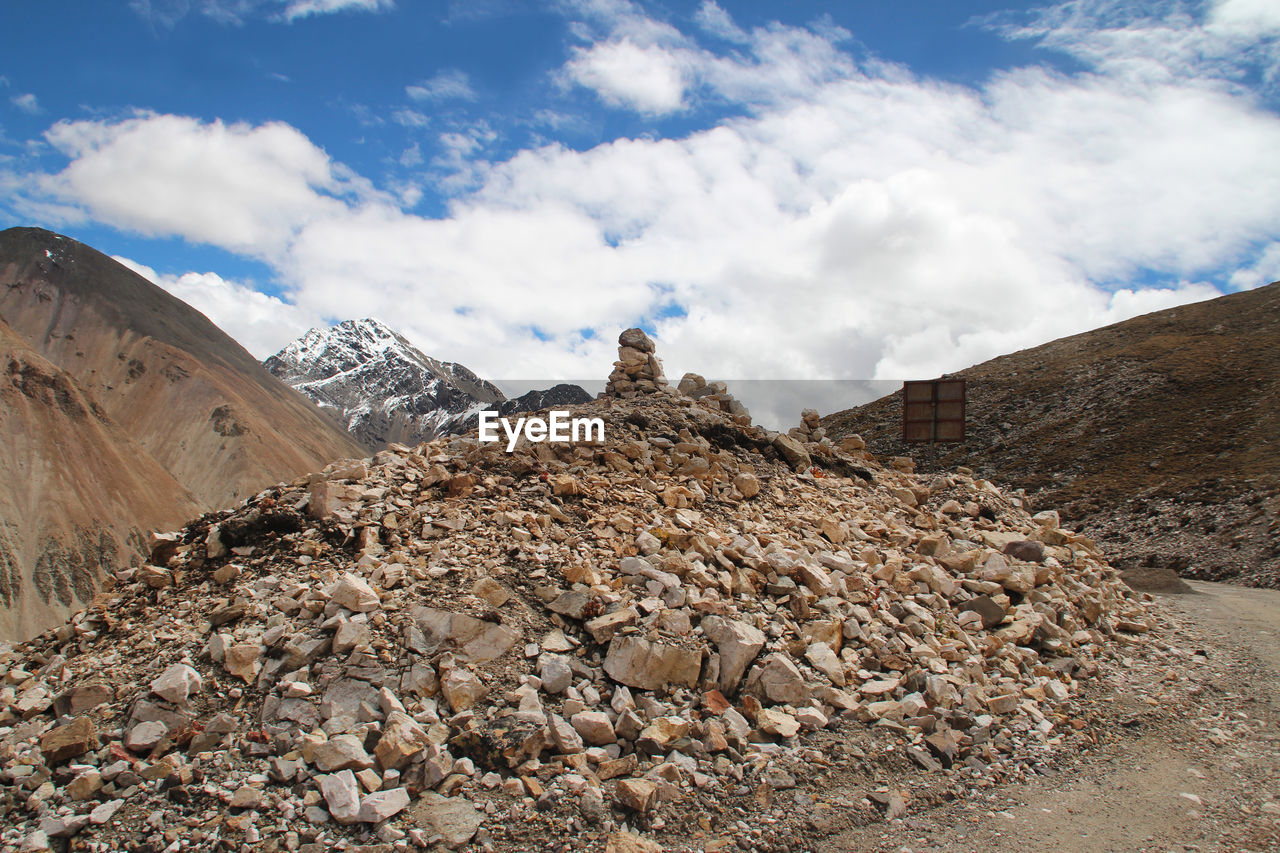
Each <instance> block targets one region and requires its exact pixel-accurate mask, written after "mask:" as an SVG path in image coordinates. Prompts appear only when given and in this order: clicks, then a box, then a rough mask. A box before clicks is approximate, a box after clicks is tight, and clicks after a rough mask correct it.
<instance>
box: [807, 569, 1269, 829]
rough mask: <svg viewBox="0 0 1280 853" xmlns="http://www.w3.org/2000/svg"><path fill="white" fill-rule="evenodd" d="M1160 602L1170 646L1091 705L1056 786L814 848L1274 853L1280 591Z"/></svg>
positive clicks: (986, 797) (1212, 592) (1145, 657)
mask: <svg viewBox="0 0 1280 853" xmlns="http://www.w3.org/2000/svg"><path fill="white" fill-rule="evenodd" d="M1192 586H1193V588H1194V590H1195V592H1194V594H1190V595H1165V596H1159V597H1158V598H1159V600H1160V602H1161V603H1162V605H1163V608H1162V610H1163V612H1164V613H1165V614H1166V621H1167V623H1168V626H1169V627H1168V631H1167V633H1166V634H1165V637H1164V640H1165V641H1164V642H1160V643H1157V644H1156V646H1155V648H1152V649H1151V650H1150V651H1149V652H1148V653H1146V654H1138V653H1135V655H1134V657H1132V658H1130V659H1126V660H1125V662H1124V663H1125V666H1124V675H1123V676H1117V677H1115V678H1113V679H1112V680H1111V681H1110V683H1108V684H1106V685H1104V689H1102V690H1100V691H1097V694H1098V695H1096V696H1094V697H1092V698H1091V699H1090V703H1091V704H1092V705H1093V708H1092V711H1093V713H1094V715H1095V716H1096V718H1097V719H1101V720H1106V721H1107V722H1106V724H1105V725H1104V727H1103V731H1104V736H1103V737H1102V738H1100V739H1099V744H1098V746H1097V748H1096V749H1094V750H1092V751H1091V752H1089V753H1087V754H1083V755H1079V756H1076V757H1073V758H1069V759H1066V760H1065V761H1064V763H1062V764H1060V765H1058V766H1057V767H1054V768H1052V769H1050V770H1049V773H1050V775H1047V776H1040V777H1036V778H1035V779H1034V780H1032V781H1030V782H1026V783H1022V784H1018V785H1010V786H1000V787H997V788H994V789H991V790H988V791H985V792H978V793H976V794H975V795H974V796H972V797H970V798H968V799H965V800H963V801H955V802H952V803H950V804H947V805H945V806H943V807H940V808H935V809H932V810H921V811H919V812H918V813H917V812H916V811H915V810H913V809H912V808H911V805H910V804H911V799H910V795H911V792H910V791H909V790H907V791H904V792H903V794H904V795H905V797H906V799H907V804H908V808H907V811H906V814H904V815H903V816H902V817H899V818H896V819H894V820H891V821H887V822H884V823H879V824H871V825H867V826H862V827H858V828H855V829H852V830H850V831H848V832H846V833H843V834H841V835H839V836H837V837H835V838H833V839H830V840H828V841H826V842H825V843H822V844H820V845H819V847H818V849H819V850H821V851H824V853H836V852H837V851H840V853H844V851H899V853H902V852H903V851H913V853H919V852H920V851H932V850H940V851H971V850H972V851H1010V853H1032V851H1089V853H1103V851H1124V853H1129V851H1191V850H1194V851H1237V850H1280V591H1275V590H1265V589H1249V588H1244V587H1233V586H1228V585H1223V584H1213V583H1193V584H1192Z"/></svg>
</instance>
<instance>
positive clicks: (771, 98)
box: [560, 2, 856, 116]
mask: <svg viewBox="0 0 1280 853" xmlns="http://www.w3.org/2000/svg"><path fill="white" fill-rule="evenodd" d="M586 5H587V6H588V7H589V8H588V9H587V10H586V11H588V12H590V17H591V19H592V20H594V21H595V22H596V23H597V28H598V29H599V30H600V31H599V32H596V31H594V30H587V31H583V32H582V33H580V35H581V36H582V37H583V38H585V39H587V40H589V41H590V42H591V43H590V44H589V45H588V46H585V47H578V48H576V49H575V50H574V52H573V56H572V58H571V59H570V60H569V61H568V62H567V63H565V65H564V67H563V68H562V69H561V73H560V78H561V80H562V81H563V82H567V83H574V84H577V85H579V86H583V87H585V88H588V89H591V90H593V91H595V92H596V94H597V95H598V96H599V97H600V98H601V99H602V100H603V101H604V102H605V103H607V104H610V105H612V106H617V107H626V108H630V109H633V110H635V111H637V112H640V113H642V114H646V115H659V116H660V115H667V114H670V113H674V112H677V111H680V110H683V109H686V108H688V107H689V106H690V97H691V96H693V95H695V94H698V95H704V96H706V97H710V98H714V99H722V100H727V101H730V102H734V103H741V104H746V105H749V106H754V107H759V106H764V105H774V104H778V103H780V102H784V101H794V100H796V99H804V98H807V97H809V96H810V95H812V94H813V93H814V92H815V91H816V90H817V89H819V88H820V87H821V86H822V85H824V84H826V83H829V82H832V81H834V80H837V79H840V78H843V77H848V76H850V75H852V74H854V73H856V69H855V66H854V63H853V62H852V60H851V59H850V58H849V57H848V56H847V55H845V54H843V53H842V52H840V50H839V49H838V44H839V42H841V41H843V40H845V39H847V38H848V36H849V34H848V33H847V32H844V31H843V30H840V29H838V28H833V27H826V28H823V29H822V30H821V31H815V30H808V29H803V28H797V27H782V26H770V27H760V28H757V29H755V30H753V31H752V32H750V33H748V32H746V31H745V30H743V29H741V28H740V27H738V25H737V24H735V23H734V21H733V19H732V18H731V17H730V16H729V14H728V13H727V12H726V11H725V10H724V9H722V8H721V7H719V6H717V5H716V4H715V3H711V2H707V3H704V4H703V5H702V6H701V7H700V8H699V10H698V13H697V14H696V16H695V19H696V21H697V22H698V24H699V25H700V26H701V27H702V28H703V29H705V30H707V31H709V32H711V33H712V34H714V35H716V36H717V37H719V38H722V39H726V40H729V41H732V42H734V43H736V44H737V45H739V46H740V47H741V48H742V50H739V51H735V52H734V53H732V54H729V55H725V56H722V55H719V54H716V53H714V52H712V51H710V50H707V49H704V48H702V47H700V46H698V44H697V43H696V42H695V41H694V40H693V39H692V38H690V37H688V36H686V35H684V34H683V33H680V32H679V31H678V30H676V29H674V28H673V27H671V26H670V25H667V24H663V23H660V22H656V21H652V20H650V19H648V18H644V17H643V16H642V15H641V14H640V12H639V10H638V9H637V7H635V6H634V5H632V4H630V3H625V2H610V3H605V4H586ZM598 5H604V6H605V7H606V8H605V9H604V10H601V9H598V8H595V7H596V6H598Z"/></svg>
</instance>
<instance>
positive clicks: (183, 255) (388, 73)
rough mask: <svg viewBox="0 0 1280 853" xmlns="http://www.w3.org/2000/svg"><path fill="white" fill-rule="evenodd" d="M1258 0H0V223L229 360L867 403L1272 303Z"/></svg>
mask: <svg viewBox="0 0 1280 853" xmlns="http://www.w3.org/2000/svg"><path fill="white" fill-rule="evenodd" d="M1277 152H1280V3H1277V2H1275V0H1210V2H1182V0H1148V1H1147V2H1144V0H1073V1H1072V2H1067V3H1060V4H1046V5H1043V6H1036V5H1034V4H1019V3H999V2H988V0H972V1H971V2H970V1H969V0H965V2H961V0H899V2H885V0H845V2H838V3H836V2H830V3H819V2H806V0H791V1H790V2H786V3H779V2H765V0H752V1H751V2H729V0H721V2H719V3H717V2H712V0H687V1H686V0H669V2H662V3H658V2H640V1H639V0H637V2H630V0H558V2H544V3H535V2H525V0H471V2H463V0H131V2H124V0H121V2H109V0H95V1H94V2H88V0H82V2H67V0H41V2H38V3H18V2H10V3H5V4H4V5H3V6H2V7H0V227H8V226H11V225H37V226H41V227H45V228H49V229H51V230H55V231H58V232H60V233H63V234H67V235H69V236H71V237H74V238H76V239H78V240H81V241H83V242H85V243H87V244H89V245H91V246H93V247H95V248H97V249H100V250H101V251H104V252H106V253H108V254H110V255H112V256H114V257H116V258H118V259H119V260H121V261H122V262H123V263H126V264H127V265H129V266H131V267H133V268H134V269H135V270H137V271H139V272H140V273H142V274H143V275H146V276H147V277H148V278H150V279H151V280H153V281H155V282H156V283H157V284H159V285H161V286H162V287H165V288H166V289H168V290H170V291H171V292H173V293H174V294H176V295H177V296H179V297H180V298H182V299H184V300H186V301H187V302H188V303H190V304H191V305H193V306H195V307H196V308H197V309H199V310H200V311H202V312H203V313H205V314H206V315H207V316H208V317H209V318H210V319H212V320H213V321H214V322H215V323H217V324H218V325H219V326H220V327H221V328H223V329H224V330H225V331H227V332H228V333H229V334H231V335H232V336H233V337H234V338H236V339H237V340H238V341H239V342H240V343H241V344H243V345H244V346H245V347H246V348H247V349H248V350H249V351H250V352H252V353H253V354H254V355H256V356H258V357H259V358H263V357H266V356H268V355H270V354H271V353H273V352H275V351H276V350H278V349H279V348H281V347H282V346H283V345H284V344H286V343H287V342H288V341H289V340H291V339H292V338H294V337H296V336H297V335H299V334H301V333H302V332H304V331H306V330H307V329H308V328H311V327H316V326H323V325H327V324H331V323H335V322H338V321H341V320H344V319H351V318H359V317H375V318H378V319H380V320H382V321H383V322H385V323H387V324H389V325H390V326H392V327H393V328H396V329H397V330H399V331H400V332H402V333H403V334H404V335H406V336H407V337H408V338H409V339H410V340H411V341H413V342H414V343H415V344H416V345H418V346H419V347H420V348H421V349H422V350H423V351H424V352H426V353H428V354H429V355H432V356H434V357H436V358H440V359H444V360H449V361H458V362H461V363H462V364H465V365H467V366H468V367H470V368H471V369H473V370H475V371H476V372H477V373H479V374H481V375H482V376H486V377H489V378H493V379H503V378H509V377H546V378H548V379H549V380H550V379H568V378H573V377H599V378H603V376H604V375H606V374H607V373H608V371H609V365H610V363H611V362H612V360H613V358H614V357H615V346H616V337H617V334H618V332H619V331H621V330H622V329H623V328H626V327H629V326H634V325H639V326H642V327H644V328H646V329H648V330H650V331H651V332H652V333H653V334H654V336H655V338H656V339H657V341H658V346H659V355H661V356H662V357H663V359H664V361H665V363H666V367H667V373H668V375H670V376H671V377H672V378H678V377H679V376H680V375H681V374H682V373H683V372H685V371H695V372H698V373H701V374H703V375H705V376H707V377H712V378H721V379H729V380H733V379H744V380H746V379H753V380H759V379H768V380H793V379H806V380H817V379H822V380H829V379H842V380H853V379H858V380H869V379H875V380H895V381H896V380H901V379H906V378H928V377H932V376H937V375H939V374H941V373H943V372H948V371H954V370H959V369H961V368H964V367H966V366H969V365H971V364H975V363H978V362H981V361H984V360H986V359H988V358H992V357H995V356H997V355H1001V354H1005V353H1008V352H1013V351H1016V350H1019V349H1023V348H1026V347H1030V346H1034V345H1037V344H1040V343H1043V342H1046V341H1049V340H1052V339H1055V338H1058V337H1062V336H1064V335H1069V334H1074V333H1077V332H1081V331H1085V330H1088V329H1092V328H1097V327H1100V326H1103V325H1107V324H1109V323H1113V322H1117V321H1120V320H1124V319H1127V318H1129V317H1132V316H1135V315H1138V314H1142V313H1146V312H1149V311H1153V310H1158V309H1162V308H1167V307H1171V306H1174V305H1178V304H1183V303H1187V302H1191V301H1197V300H1201V299H1205V298H1209V297H1213V296H1217V295H1219V294H1223V293H1230V292H1233V291H1238V290H1243V289H1247V288H1252V287H1257V286H1259V285H1262V284H1265V283H1267V282H1270V281H1272V280H1275V279H1280V153H1277Z"/></svg>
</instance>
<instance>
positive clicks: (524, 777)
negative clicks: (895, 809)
mask: <svg viewBox="0 0 1280 853" xmlns="http://www.w3.org/2000/svg"><path fill="white" fill-rule="evenodd" d="M623 338H624V342H627V341H629V342H630V343H625V346H626V347H628V348H630V349H631V350H633V351H634V352H638V353H639V352H643V353H647V354H648V355H647V358H648V359H649V360H648V361H646V364H648V363H650V361H651V362H652V363H654V364H656V359H654V358H653V349H652V342H651V341H648V339H647V338H644V340H640V339H639V338H638V337H637V336H634V335H630V334H629V333H624V335H623ZM646 341H648V344H647V345H648V347H649V349H644V348H643V346H644V345H645V342H646ZM632 343H635V344H640V345H641V346H632V345H631V344H632ZM627 363H628V364H630V363H631V362H630V361H628V362H627ZM640 375H641V374H640V373H636V374H628V376H637V377H638V376H640ZM647 375H648V376H649V377H650V378H649V379H647V380H645V381H649V382H652V377H658V376H660V372H658V371H653V372H650V373H649V374H647ZM627 381H628V382H631V381H632V380H631V379H628V380H627ZM611 384H612V383H611ZM635 384H636V386H637V387H638V386H639V382H638V381H637V382H636V383H635ZM655 387H656V386H655ZM627 393H635V392H634V391H633V392H627ZM714 398H715V394H710V395H702V396H701V397H699V398H698V399H694V398H692V397H690V396H686V395H681V394H674V393H667V394H653V395H648V396H640V397H636V398H635V399H630V400H623V399H617V398H614V397H604V398H601V399H599V400H596V401H594V402H592V403H590V404H586V405H584V406H583V407H581V408H580V410H579V413H580V414H585V415H589V416H598V417H601V418H603V419H604V420H605V422H606V437H605V439H604V441H602V442H596V443H593V444H578V445H567V444H549V443H539V444H528V443H525V442H523V441H522V442H521V443H520V444H519V445H518V446H517V447H516V448H515V450H514V452H512V453H510V454H508V453H506V452H504V450H503V448H502V446H500V445H498V444H492V443H490V444H479V443H477V442H476V441H474V440H471V439H469V438H460V437H453V438H449V439H440V440H437V441H434V442H431V443H429V444H424V445H420V446H418V447H415V448H409V447H404V446H392V447H391V448H390V449H388V450H386V451H383V452H381V453H379V454H377V455H376V456H374V457H373V458H371V459H366V460H348V461H344V462H340V463H335V464H334V465H331V466H329V467H328V468H327V469H325V470H324V471H322V472H319V473H317V474H314V475H312V476H311V477H309V478H305V479H302V480H299V481H296V482H294V483H290V484H281V485H279V486H276V487H274V488H272V489H268V490H267V491H265V492H263V493H261V494H259V495H257V496H255V497H254V498H252V499H250V500H249V501H247V502H246V503H245V504H244V505H243V506H241V507H240V508H238V509H236V510H235V511H232V512H223V513H218V514H212V515H207V516H204V517H202V518H200V519H197V520H195V521H193V522H192V523H191V524H190V525H188V526H187V527H186V528H185V529H184V530H182V531H180V532H179V533H178V534H177V535H175V536H172V537H169V538H165V539H161V540H158V541H157V543H156V546H155V548H154V549H153V553H152V559H151V561H150V563H149V564H148V565H146V566H143V567H141V568H137V569H124V570H121V571H119V572H118V573H117V574H116V577H115V585H114V587H113V588H112V589H110V590H108V591H107V592H105V593H104V594H103V595H101V596H100V597H99V598H98V600H97V601H96V602H95V603H94V605H93V606H92V607H90V608H89V609H88V610H86V611H84V612H82V613H79V614H77V615H76V616H75V617H74V618H73V619H72V620H71V621H70V622H68V623H67V624H66V625H64V626H63V627H61V628H59V629H58V630H57V631H54V632H50V633H47V634H44V635H42V636H41V637H38V638H36V639H35V640H32V641H30V642H28V643H25V644H23V645H21V646H18V647H15V648H4V649H0V683H2V684H3V687H2V688H0V794H2V796H0V814H2V815H3V820H2V821H0V824H3V825H4V826H6V827H7V829H5V830H4V831H3V832H2V833H0V848H3V849H4V850H17V849H21V850H24V851H38V850H42V849H46V848H47V847H49V846H52V845H54V844H57V843H59V842H58V841H57V840H56V839H59V838H65V837H72V836H74V837H75V838H76V841H77V843H78V844H80V845H81V847H82V849H88V850H114V849H133V848H135V847H140V846H143V845H145V846H147V847H148V849H152V850H157V851H158V850H161V849H174V850H177V849H179V848H181V847H184V846H185V847H201V848H207V849H213V848H214V847H215V846H216V845H218V844H222V845H224V846H226V847H227V848H228V849H237V848H239V847H240V846H241V845H246V844H247V845H250V846H254V848H255V849H257V848H256V845H259V844H260V845H262V849H269V850H280V849H286V850H295V849H299V848H300V847H301V846H302V845H306V844H312V845H318V846H316V847H313V848H309V849H314V850H321V849H332V848H333V847H335V846H339V845H343V844H355V843H363V844H375V843H377V844H381V845H383V846H382V847H381V848H378V849H382V850H392V849H395V850H409V849H414V848H423V847H428V846H432V845H443V846H447V847H450V848H457V847H461V846H464V845H466V844H468V843H472V842H475V843H477V844H481V845H488V846H490V847H497V848H500V849H504V850H505V849H544V847H545V843H546V838H547V837H559V838H570V837H575V836H576V837H577V841H576V842H575V843H576V844H577V845H578V846H582V847H583V849H600V848H598V847H596V848H592V845H601V846H603V845H605V844H606V843H607V844H609V845H610V849H614V850H625V849H638V850H639V849H649V850H652V849H658V848H657V847H656V846H655V845H652V844H651V842H650V841H649V840H648V839H640V838H638V837H636V836H634V835H632V834H629V833H627V832H625V830H627V829H642V830H645V831H647V832H649V833H659V834H660V831H661V830H664V829H666V830H667V831H669V832H670V833H671V835H672V836H673V837H674V838H675V839H678V840H679V841H678V843H681V844H687V845H688V847H686V848H685V849H723V846H724V844H725V843H733V839H734V838H735V837H736V836H737V835H738V834H739V833H741V832H747V831H748V830H749V829H750V827H749V825H748V824H747V823H746V821H747V820H749V818H747V817H743V816H745V815H748V814H750V813H752V810H758V809H760V808H763V807H765V806H766V805H767V804H768V803H770V802H772V796H773V794H772V793H768V794H767V796H766V794H765V793H762V792H774V791H781V790H786V789H788V788H795V787H801V788H803V786H804V785H805V784H806V777H807V776H809V775H811V774H810V773H809V770H810V769H811V768H814V767H817V766H830V765H831V764H832V763H833V762H837V761H839V760H840V758H841V756H842V755H845V753H843V752H840V751H837V750H842V749H844V747H839V746H831V747H830V749H831V752H829V753H828V752H824V749H826V748H827V747H824V746H823V744H824V743H827V744H829V745H830V744H831V743H832V741H830V740H827V741H824V740H823V738H824V737H827V734H826V733H827V732H836V733H838V741H836V742H837V743H838V742H847V740H848V737H849V736H850V734H851V733H852V732H855V731H862V730H866V731H868V732H870V733H872V734H874V735H876V736H878V737H883V738H888V739H889V740H888V741H887V742H886V745H885V746H884V748H885V749H886V750H888V752H887V753H886V754H887V755H892V756H906V758H907V759H909V760H910V761H912V762H914V763H915V764H916V765H919V766H920V767H924V768H927V769H928V770H930V771H932V772H935V773H938V774H947V775H950V776H954V777H957V778H959V777H960V776H964V777H965V778H975V779H980V778H984V777H988V776H993V775H996V776H998V775H1008V774H1010V773H1014V772H1016V770H1017V768H1018V767H1020V766H1023V763H1025V762H1027V761H1035V760H1038V757H1039V756H1041V755H1044V754H1046V753H1049V752H1050V751H1052V750H1053V749H1054V748H1055V747H1056V746H1058V745H1060V744H1061V743H1062V742H1063V739H1064V738H1067V737H1070V736H1072V735H1073V733H1074V732H1075V730H1076V729H1086V732H1085V733H1086V734H1087V723H1086V722H1085V721H1084V720H1082V719H1079V718H1077V717H1075V716H1073V713H1072V710H1071V709H1072V702H1073V697H1074V696H1075V694H1077V692H1078V691H1079V690H1081V689H1082V687H1083V686H1084V685H1086V684H1088V683H1089V681H1090V680H1091V679H1093V678H1095V676H1096V675H1097V674H1098V673H1099V669H1100V667H1102V666H1104V665H1106V661H1107V659H1108V657H1109V656H1110V655H1111V654H1112V649H1113V648H1114V644H1115V642H1116V641H1117V638H1118V635H1119V634H1124V635H1127V636H1130V637H1133V638H1135V639H1133V640H1126V642H1129V641H1132V642H1138V641H1139V640H1138V639H1136V638H1138V637H1140V636H1141V635H1142V634H1143V633H1145V632H1147V631H1148V630H1150V629H1151V628H1152V627H1153V620H1152V617H1151V615H1150V614H1149V612H1148V611H1147V609H1146V607H1145V605H1144V604H1143V603H1142V602H1140V601H1137V600H1135V599H1134V598H1132V597H1131V594H1130V593H1129V591H1128V589H1127V588H1126V587H1125V586H1124V585H1123V584H1121V583H1120V582H1119V581H1118V580H1117V579H1116V576H1115V573H1114V571H1113V570H1112V569H1111V568H1110V567H1109V566H1108V565H1107V564H1106V563H1105V562H1104V561H1103V560H1102V558H1101V556H1100V555H1099V553H1098V551H1097V549H1096V548H1095V547H1094V545H1093V544H1092V543H1091V542H1089V541H1088V540H1086V539H1084V538H1083V537H1081V536H1079V535H1077V534H1075V533H1072V532H1070V531H1068V530H1063V529H1061V528H1060V527H1059V524H1058V518H1057V516H1056V515H1055V514H1054V513H1052V512H1042V513H1039V514H1037V515H1035V516H1030V515H1028V513H1027V512H1026V511H1025V510H1024V509H1022V507H1021V506H1020V503H1019V501H1018V500H1017V499H1016V498H1011V497H1009V496H1006V495H1005V494H1004V493H1002V492H1001V490H1000V489H999V488H997V487H996V486H995V485H993V484H991V483H989V482H986V481H984V480H979V479H974V478H973V477H972V476H971V475H969V474H965V473H956V474H949V475H945V476H940V477H937V478H935V479H933V480H931V481H925V480H922V479H919V478H916V477H914V476H912V475H910V474H907V473H905V472H901V471H897V470H894V469H891V468H890V469H886V468H881V467H880V466H878V465H876V464H875V463H874V461H873V460H870V459H869V458H866V457H865V454H861V458H858V459H855V458H853V457H850V456H849V455H847V454H845V453H844V452H843V451H841V450H839V449H836V448H832V447H830V444H829V442H828V444H827V445H826V446H822V445H821V443H820V442H810V443H809V444H807V445H805V444H802V443H801V442H800V441H798V440H797V439H796V438H793V437H791V436H787V435H779V434H774V433H769V432H766V431H765V430H763V429H760V428H759V427H756V426H751V425H750V424H744V423H743V422H742V418H741V417H734V416H731V415H730V414H729V413H728V412H726V411H724V409H723V406H722V405H721V402H720V401H718V400H716V399H714ZM812 435H813V433H812V431H810V432H809V433H808V436H809V437H812ZM779 442H783V443H784V444H783V445H780V444H779ZM783 446H787V447H791V446H794V447H793V448H792V449H794V450H796V451H797V452H799V453H803V454H805V456H806V459H807V460H808V464H805V465H800V466H798V465H796V464H794V463H793V462H792V461H791V460H790V459H789V458H787V453H786V451H785V450H783V449H782V447H783ZM851 471H853V472H859V473H856V474H850V473H848V472H851ZM868 727H870V728H868ZM861 757H862V758H866V755H865V754H864V755H862V756H861ZM890 766H892V765H890ZM810 784H811V783H810ZM869 796H870V795H869ZM876 796H878V795H876ZM870 802H879V800H876V799H875V798H874V797H873V798H872V799H871V800H868V803H870ZM885 802H886V803H888V802H889V800H885ZM868 808H870V805H868ZM695 837H696V838H701V840H700V841H698V840H690V839H695ZM726 840H727V841H726ZM646 845H648V846H646ZM717 845H719V846H717Z"/></svg>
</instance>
